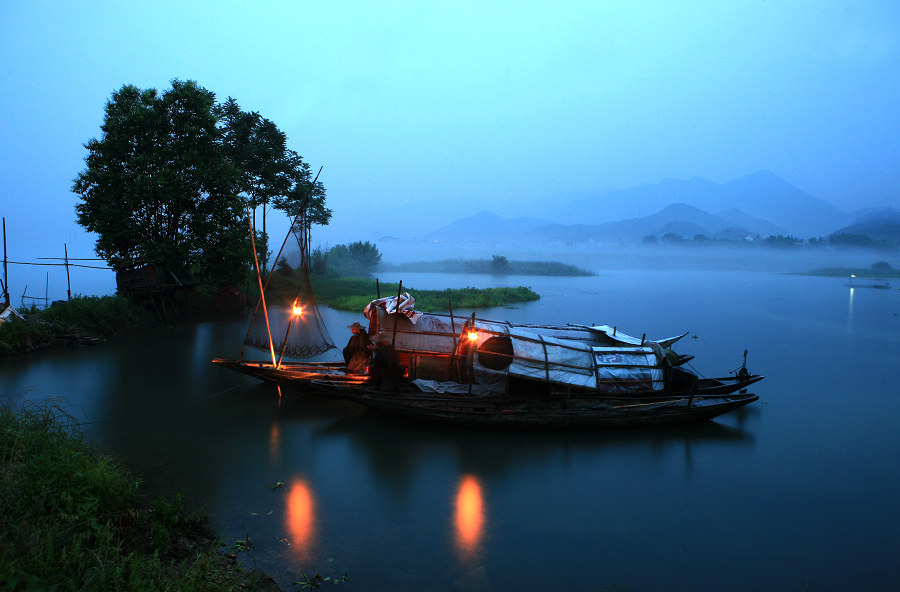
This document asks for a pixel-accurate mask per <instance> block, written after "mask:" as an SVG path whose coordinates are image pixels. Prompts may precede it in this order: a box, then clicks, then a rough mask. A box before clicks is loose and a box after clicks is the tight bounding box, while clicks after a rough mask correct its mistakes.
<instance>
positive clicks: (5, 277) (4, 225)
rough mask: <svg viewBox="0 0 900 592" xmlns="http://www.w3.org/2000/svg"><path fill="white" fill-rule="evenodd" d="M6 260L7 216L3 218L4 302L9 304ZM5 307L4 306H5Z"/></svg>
mask: <svg viewBox="0 0 900 592" xmlns="http://www.w3.org/2000/svg"><path fill="white" fill-rule="evenodd" d="M6 264H7V261H6V218H5V217H4V218H3V304H4V305H5V307H8V306H9V275H7V266H6ZM5 307H4V308H5Z"/></svg>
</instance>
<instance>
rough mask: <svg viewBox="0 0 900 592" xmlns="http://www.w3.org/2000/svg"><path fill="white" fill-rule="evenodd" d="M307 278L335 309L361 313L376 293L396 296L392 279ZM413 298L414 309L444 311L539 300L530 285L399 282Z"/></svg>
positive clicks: (320, 299) (319, 298) (323, 301)
mask: <svg viewBox="0 0 900 592" xmlns="http://www.w3.org/2000/svg"><path fill="white" fill-rule="evenodd" d="M310 281H311V282H312V285H313V290H314V291H315V294H316V300H317V301H318V303H319V304H324V305H326V306H329V307H331V308H335V309H337V310H345V311H350V312H359V313H361V312H362V311H363V309H364V308H365V307H366V305H367V304H369V302H371V301H372V300H374V299H375V298H376V297H377V295H378V294H379V293H380V295H381V297H382V298H385V297H389V296H396V295H397V292H398V290H400V286H399V285H398V284H395V283H380V284H376V282H375V280H370V279H366V278H332V277H318V276H312V277H311V278H310ZM402 290H403V292H409V293H410V295H411V296H413V297H414V298H415V299H416V309H417V310H422V311H428V312H445V311H448V310H449V308H450V306H452V307H453V309H454V310H463V309H472V308H494V307H501V306H509V305H510V304H514V303H519V302H531V301H534V300H539V299H540V296H539V295H538V294H537V293H536V292H535V291H534V290H532V289H531V288H527V287H525V286H518V287H515V288H472V287H466V288H454V289H446V290H417V289H415V288H412V287H407V286H405V285H404V286H403V287H402Z"/></svg>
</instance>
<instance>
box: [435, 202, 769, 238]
mask: <svg viewBox="0 0 900 592" xmlns="http://www.w3.org/2000/svg"><path fill="white" fill-rule="evenodd" d="M728 214H729V217H728V218H724V217H722V216H717V215H713V214H710V213H708V212H705V211H703V210H701V209H699V208H695V207H693V206H689V205H687V204H671V205H669V206H666V207H665V208H663V209H662V210H660V211H659V212H657V213H655V214H652V215H650V216H645V217H643V218H630V219H627V220H619V221H616V222H605V223H602V224H558V223H550V222H548V221H546V220H541V219H539V218H514V219H510V220H506V219H504V218H501V217H500V216H498V215H497V214H494V213H492V212H481V213H479V214H476V215H474V216H469V217H468V218H463V219H460V220H457V221H456V222H454V223H452V224H450V225H448V226H445V227H443V228H441V229H439V230H437V231H435V232H433V233H432V235H431V237H432V238H436V239H440V240H467V241H486V242H489V241H496V240H515V239H521V240H530V241H535V240H540V241H563V242H585V241H596V242H601V243H615V242H637V241H639V240H641V239H642V238H643V237H645V236H648V235H655V236H657V237H662V236H665V235H666V234H670V233H671V234H677V235H680V236H682V237H684V238H693V237H694V236H696V235H698V234H703V235H706V236H709V237H713V238H735V239H736V238H742V237H744V236H747V235H756V234H760V235H763V236H768V234H786V232H785V231H784V230H783V229H781V228H779V227H777V226H775V225H774V224H772V223H770V222H767V221H765V220H758V219H755V218H753V217H751V216H749V215H747V214H745V213H743V212H741V211H739V210H730V211H729V212H728ZM736 221H739V222H744V223H745V225H743V226H741V225H738V224H736Z"/></svg>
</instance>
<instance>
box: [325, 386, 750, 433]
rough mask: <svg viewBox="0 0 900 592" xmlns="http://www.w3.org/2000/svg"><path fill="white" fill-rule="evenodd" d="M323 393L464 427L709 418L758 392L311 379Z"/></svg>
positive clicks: (643, 422) (661, 422)
mask: <svg viewBox="0 0 900 592" xmlns="http://www.w3.org/2000/svg"><path fill="white" fill-rule="evenodd" d="M310 385H311V386H312V387H314V388H318V389H320V390H321V391H322V392H324V393H327V394H330V395H335V396H338V397H340V398H342V399H345V400H348V401H352V402H354V403H358V404H360V405H364V406H366V407H368V408H370V409H374V410H377V411H382V412H387V413H391V414H394V415H400V416H404V417H408V418H412V419H417V420H427V421H434V422H441V423H451V424H456V425H461V426H491V427H509V428H532V427H535V428H536V427H541V428H573V427H585V428H587V427H591V428H596V427H635V426H655V425H666V424H679V423H690V422H697V421H705V420H709V419H712V418H714V417H717V416H719V415H722V414H723V413H727V412H729V411H733V410H735V409H738V408H740V407H743V406H744V405H748V404H750V403H752V402H754V401H756V400H758V399H759V397H758V396H757V395H753V394H747V393H737V394H729V395H709V396H701V395H696V396H690V395H689V396H687V397H684V396H681V397H679V396H676V395H674V394H670V395H669V397H667V398H663V399H662V400H652V401H639V400H635V399H609V398H607V399H600V398H589V397H580V398H576V397H569V398H567V397H565V396H563V395H559V396H556V397H537V398H536V397H528V396H516V395H488V396H477V395H441V394H430V393H421V392H415V391H414V390H412V389H404V390H402V391H399V392H385V391H378V390H376V389H373V388H370V387H366V386H363V387H362V388H360V387H353V386H349V385H342V384H339V383H336V382H327V381H318V380H313V381H311V383H310Z"/></svg>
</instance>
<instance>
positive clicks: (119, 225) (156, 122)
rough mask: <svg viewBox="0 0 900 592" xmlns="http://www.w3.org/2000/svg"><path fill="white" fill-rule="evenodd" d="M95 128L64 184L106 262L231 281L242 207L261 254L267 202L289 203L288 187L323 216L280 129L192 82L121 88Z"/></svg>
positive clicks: (244, 241) (247, 262)
mask: <svg viewBox="0 0 900 592" xmlns="http://www.w3.org/2000/svg"><path fill="white" fill-rule="evenodd" d="M101 132H102V133H101V136H100V138H99V139H91V140H90V141H89V142H88V143H87V144H85V148H87V150H88V155H87V157H86V159H85V161H86V165H87V166H86V168H85V169H84V170H83V171H82V172H81V173H79V175H78V177H77V178H76V179H75V182H74V185H73V188H72V190H73V191H74V192H75V193H76V194H78V195H79V196H80V197H81V201H80V203H79V204H77V205H76V214H77V220H78V223H79V224H81V225H82V226H84V227H85V228H86V229H87V230H89V231H91V232H95V233H97V235H98V238H97V243H96V251H97V254H98V255H100V256H101V257H103V258H104V259H105V260H106V261H107V262H109V264H110V266H111V267H113V268H114V269H127V268H130V267H135V266H140V265H143V264H145V263H153V264H156V265H162V266H165V267H168V268H170V269H173V270H178V271H180V272H182V273H186V274H188V275H189V276H191V277H193V279H194V280H195V281H197V282H200V283H211V284H214V285H225V284H233V283H240V282H241V281H242V280H243V279H244V278H246V277H247V275H248V273H249V272H250V270H251V262H252V260H253V252H252V249H251V246H250V240H249V237H250V233H249V232H248V230H249V227H248V223H247V221H246V212H247V208H248V207H249V208H250V209H251V211H252V212H253V213H254V215H253V219H254V220H255V218H256V216H255V213H256V210H257V208H260V207H261V208H262V211H263V216H262V217H263V224H262V229H261V231H259V230H257V229H256V224H255V223H252V224H251V226H252V227H253V229H254V232H255V238H256V240H257V249H258V251H260V252H261V253H262V254H263V259H265V254H266V253H267V251H268V249H267V235H266V229H265V216H266V211H267V209H268V208H269V207H275V208H279V209H283V210H285V211H286V213H288V214H291V213H292V212H291V208H293V209H294V210H296V211H299V210H300V207H297V206H296V204H295V202H294V201H292V199H293V197H292V196H296V195H299V194H301V193H302V194H304V195H306V196H308V197H307V199H306V202H305V204H306V206H307V207H309V208H310V209H311V210H313V211H315V212H316V214H315V215H314V216H313V217H312V220H314V222H315V223H327V222H328V219H329V217H330V211H329V210H327V209H326V208H325V206H324V202H325V190H324V188H323V187H321V185H319V184H317V187H315V188H313V187H312V186H311V181H310V175H309V166H308V165H307V164H306V163H305V162H303V160H302V158H301V157H300V156H299V155H298V154H296V153H295V152H293V151H291V150H289V149H287V147H286V136H285V135H284V133H282V132H281V131H280V130H279V129H278V128H277V126H276V125H275V124H274V123H272V122H271V121H269V120H268V119H265V118H263V117H261V116H260V115H259V114H258V113H248V112H244V111H241V109H240V107H239V106H238V104H237V102H236V101H235V100H234V99H232V98H229V99H228V100H227V101H226V102H225V103H224V104H221V105H219V104H217V103H216V100H215V95H214V93H212V92H210V91H208V90H206V89H204V88H202V87H201V86H199V85H198V84H197V83H196V82H193V81H187V82H183V81H179V80H173V81H172V88H171V89H169V90H167V91H165V92H163V93H158V92H157V91H156V90H155V89H148V90H141V89H139V88H137V87H135V86H133V85H125V86H123V87H122V88H121V89H120V90H118V91H116V92H114V93H113V95H112V98H111V99H110V100H109V101H108V102H107V104H106V110H105V116H104V121H103V124H102V125H101ZM270 204H271V206H270Z"/></svg>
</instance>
